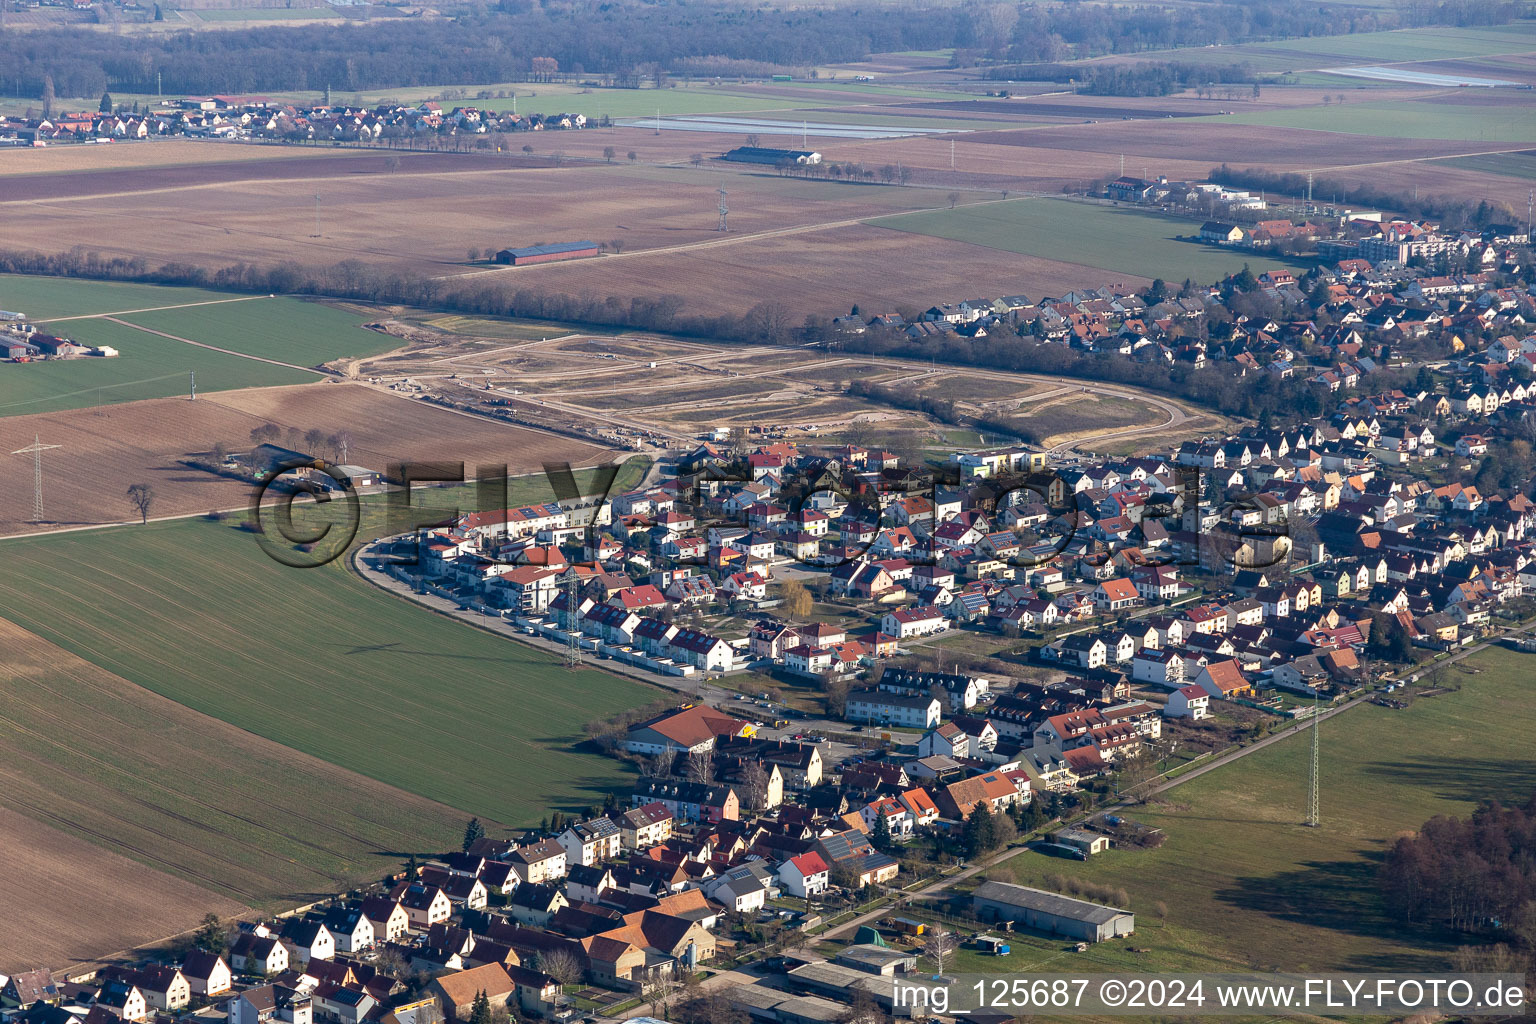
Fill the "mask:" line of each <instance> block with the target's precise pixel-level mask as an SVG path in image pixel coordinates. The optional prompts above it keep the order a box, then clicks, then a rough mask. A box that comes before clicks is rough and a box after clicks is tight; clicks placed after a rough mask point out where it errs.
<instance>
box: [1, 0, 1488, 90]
mask: <svg viewBox="0 0 1536 1024" xmlns="http://www.w3.org/2000/svg"><path fill="white" fill-rule="evenodd" d="M449 10H453V11H454V13H455V16H454V17H450V18H442V19H430V20H429V19H423V18H404V17H402V18H396V19H378V20H371V21H363V22H356V23H351V24H346V25H312V26H302V27H266V28H263V27H256V28H244V29H235V30H228V31H217V32H198V31H180V32H164V33H154V34H146V33H116V32H102V31H99V30H97V29H93V28H84V27H82V28H57V29H46V30H25V29H22V30H19V29H15V28H11V29H0V44H3V46H4V48H5V52H6V56H7V61H6V65H7V66H6V71H7V76H6V78H7V80H6V84H7V86H8V87H10V88H12V89H14V90H15V91H16V93H17V94H18V95H22V96H26V95H32V96H40V95H42V94H43V85H44V80H45V78H51V79H52V81H53V87H54V90H55V93H56V94H57V95H60V96H99V95H100V94H101V93H102V92H104V91H107V90H119V91H122V92H139V93H148V92H154V91H155V88H156V76H157V75H158V76H160V87H161V88H163V89H164V90H165V91H166V92H170V93H194V94H195V93H225V94H230V93H250V92H286V91H297V90H320V89H324V88H326V87H328V86H329V87H332V88H334V89H338V90H342V91H355V90H362V89H387V88H393V87H405V86H419V85H476V84H479V85H487V84H493V83H499V82H510V81H528V80H531V79H532V78H534V77H539V78H546V79H547V78H548V77H550V75H552V74H553V75H558V76H559V77H561V78H564V79H566V80H573V81H582V80H587V79H606V80H609V81H613V82H617V83H620V84H628V85H634V86H638V85H639V84H640V83H641V82H647V83H651V84H663V83H664V82H665V79H666V76H668V75H682V74H700V73H703V74H709V73H730V72H731V71H733V70H734V71H740V70H741V69H744V68H762V67H764V66H765V65H766V66H769V67H778V68H792V69H805V68H810V67H813V66H815V65H818V64H828V63H844V62H849V61H858V60H862V59H864V58H865V57H867V56H868V55H869V54H871V53H878V52H891V51H902V50H933V49H941V48H955V49H956V61H957V63H973V62H976V61H980V60H1007V61H1014V62H1036V61H1059V60H1065V59H1070V58H1082V57H1093V56H1102V55H1105V54H1119V53H1136V52H1140V51H1144V50H1153V49H1166V48H1170V47H1177V46H1187V45H1202V46H1203V45H1206V44H1208V43H1240V42H1250V41H1262V40H1266V39H1280V38H1294V37H1303V36H1318V35H1337V34H1343V33H1350V32H1367V31H1376V30H1381V29H1392V28H1403V27H1411V26H1415V25H1428V24H1443V25H1474V24H1497V23H1504V22H1508V21H1509V20H1511V19H1512V18H1513V17H1515V16H1516V15H1517V14H1518V8H1517V7H1516V5H1515V4H1514V3H1510V2H1500V0H1490V2H1476V0H1447V2H1444V3H1431V2H1418V3H1407V4H1404V5H1401V6H1399V7H1354V6H1351V5H1349V4H1317V3H1310V4H1309V3H1302V2H1300V0H1262V2H1252V3H1210V4H1199V5H1194V4H1181V5H1178V6H1158V5H1150V4H1149V5H1145V6H1143V5H1137V6H1120V5H1116V4H1085V3H1072V4H1056V3H1052V4H1009V3H1000V2H986V0H970V2H967V3H963V4H958V5H952V4H940V3H937V2H935V0H918V2H916V3H914V4H912V5H864V4H860V5H854V4H847V5H828V6H820V7H816V6H807V7H795V8H792V9H784V8H775V7H772V6H761V7H745V6H741V5H733V4H726V3H675V4H653V3H642V2H637V0H618V2H613V0H499V2H497V3H496V4H495V5H494V6H491V7H486V8H467V7H466V8H449ZM535 61H538V62H539V63H538V64H535ZM551 62H553V63H551Z"/></svg>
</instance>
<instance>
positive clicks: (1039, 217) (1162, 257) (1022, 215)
mask: <svg viewBox="0 0 1536 1024" xmlns="http://www.w3.org/2000/svg"><path fill="white" fill-rule="evenodd" d="M869 223H870V224H871V225H873V226H875V227H880V228H889V229H892V230H895V231H906V232H912V233H914V234H920V235H930V236H934V237H937V238H948V239H952V240H954V241H959V242H970V243H973V244H975V245H982V246H986V247H988V248H991V249H1001V250H1003V251H1004V252H1012V253H1019V254H1022V255H1026V256H1035V257H1039V258H1050V259H1058V260H1064V261H1069V262H1073V263H1078V264H1082V265H1087V266H1096V267H1099V268H1102V269H1103V270H1107V271H1111V272H1118V273H1125V274H1131V275H1135V276H1138V277H1142V278H1150V277H1162V278H1165V279H1167V280H1171V281H1181V280H1183V279H1185V278H1194V279H1195V280H1197V281H1211V280H1215V279H1217V278H1220V277H1222V276H1223V275H1226V274H1231V273H1235V272H1237V271H1238V270H1241V269H1242V267H1243V264H1244V263H1248V264H1250V265H1251V266H1252V268H1253V270H1254V272H1255V273H1259V272H1261V271H1263V270H1265V269H1268V268H1270V267H1287V268H1290V269H1294V270H1299V269H1302V268H1303V267H1304V264H1302V263H1300V262H1298V261H1292V260H1284V259H1269V258H1265V257H1259V256H1256V255H1255V254H1252V253H1245V252H1237V251H1229V250H1222V249H1217V248H1214V247H1209V246H1204V245H1200V244H1198V243H1194V242H1183V241H1179V240H1178V238H1177V236H1179V235H1191V234H1194V233H1195V232H1196V231H1198V230H1199V225H1198V224H1196V223H1194V222H1193V221H1188V220H1181V219H1174V218H1171V217H1164V216H1161V215H1159V214H1155V213H1148V212H1145V211H1141V210H1131V209H1121V208H1112V207H1103V206H1085V205H1083V204H1080V203H1070V202H1067V201H1065V200H1059V199H1010V200H1007V201H1000V202H989V203H977V204H972V205H969V206H960V207H957V208H956V209H953V210H930V211H926V212H923V213H912V214H902V215H897V216H894V217H884V218H880V219H877V220H872V221H869ZM1025 288H1026V290H1027V289H1028V284H1027V283H1026V284H1025ZM1038 290H1039V289H1036V291H1038Z"/></svg>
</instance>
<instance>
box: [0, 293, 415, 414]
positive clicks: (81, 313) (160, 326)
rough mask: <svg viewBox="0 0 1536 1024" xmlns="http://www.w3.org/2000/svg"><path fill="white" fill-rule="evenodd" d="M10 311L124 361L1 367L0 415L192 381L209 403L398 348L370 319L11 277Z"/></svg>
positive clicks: (166, 389) (136, 394)
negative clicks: (215, 396)
mask: <svg viewBox="0 0 1536 1024" xmlns="http://www.w3.org/2000/svg"><path fill="white" fill-rule="evenodd" d="M0 304H3V308H6V309H11V310H16V311H20V312H23V313H26V314H27V315H28V316H29V317H30V318H32V319H33V320H34V321H37V322H40V323H42V325H43V326H44V327H45V328H46V329H48V330H51V331H53V332H55V333H58V334H60V335H63V336H65V337H70V338H73V339H75V340H77V341H80V342H81V343H83V344H89V345H104V346H110V347H112V348H115V349H117V350H118V352H119V353H120V355H118V356H116V357H113V358H96V357H90V358H83V359H72V360H66V361H45V362H38V363H30V364H0V416H17V415H25V414H29V413H41V412H53V411H59V410H67V409H78V408H90V407H96V406H102V405H110V404H115V403H120V402H133V401H139V400H143V399H148V398H163V397H167V396H170V395H185V394H187V393H188V391H189V389H190V385H191V379H190V376H189V375H190V374H192V373H196V375H197V385H198V390H199V391H200V392H202V393H205V394H206V393H210V392H218V391H230V390H235V389H237V388H248V387H259V386H265V385H283V384H303V383H310V382H313V381H315V380H316V379H318V375H317V374H315V373H312V372H310V371H308V370H306V369H305V367H308V366H313V365H319V364H321V363H325V362H327V361H330V360H333V359H338V358H345V357H359V356H366V355H372V354H375V353H378V352H382V351H385V350H388V349H390V348H394V347H396V343H395V342H394V340H393V339H391V338H389V337H388V336H386V335H383V334H380V333H378V332H376V331H366V330H363V328H362V326H361V325H362V323H363V321H364V317H363V316H362V315H361V314H360V313H357V312H349V311H345V310H342V309H338V308H336V307H333V306H327V305H323V304H320V303H314V302H304V301H301V300H298V299H291V298H271V297H268V296H264V295H263V296H239V297H233V298H232V297H231V296H229V295H228V294H227V293H224V294H221V293H217V292H209V291H204V290H201V289H192V288H161V287H157V286H153V285H137V284H120V283H112V282H95V281H83V280H77V279H69V278H46V277H19V276H12V275H7V276H4V277H0ZM113 314H116V315H113ZM242 357H249V358H242Z"/></svg>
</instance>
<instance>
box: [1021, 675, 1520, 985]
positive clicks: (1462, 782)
mask: <svg viewBox="0 0 1536 1024" xmlns="http://www.w3.org/2000/svg"><path fill="white" fill-rule="evenodd" d="M1462 664H1463V665H1466V666H1468V667H1470V668H1471V669H1472V670H1473V671H1471V672H1465V671H1462V670H1461V666H1456V667H1453V668H1452V669H1451V670H1450V672H1449V679H1450V680H1451V684H1452V685H1455V686H1459V689H1457V690H1455V691H1454V692H1451V693H1446V694H1443V695H1441V696H1438V697H1420V698H1418V699H1417V700H1416V701H1415V702H1414V703H1413V704H1412V705H1410V706H1409V707H1408V708H1406V709H1403V710H1393V709H1388V708H1383V707H1379V706H1376V705H1372V704H1366V705H1362V706H1360V707H1358V708H1355V709H1353V710H1351V711H1349V712H1347V713H1346V714H1343V715H1340V716H1338V717H1335V718H1333V719H1330V720H1329V721H1327V722H1324V723H1322V725H1321V763H1322V767H1323V782H1322V799H1321V808H1322V825H1321V827H1319V828H1315V829H1313V828H1307V827H1305V826H1303V825H1301V824H1300V822H1301V819H1302V817H1303V815H1304V812H1305V804H1306V791H1307V765H1308V761H1309V758H1310V744H1309V742H1308V736H1307V733H1306V732H1304V731H1303V732H1300V733H1298V734H1297V735H1296V736H1295V737H1294V738H1291V739H1287V740H1284V741H1282V742H1280V743H1276V744H1274V745H1272V746H1270V747H1267V748H1265V749H1263V750H1261V751H1258V752H1257V753H1254V754H1252V755H1250V756H1248V757H1245V758H1243V759H1242V760H1240V761H1237V762H1236V763H1234V764H1231V765H1228V766H1226V767H1223V768H1221V769H1220V770H1218V771H1214V772H1211V773H1210V774H1208V775H1205V776H1203V777H1201V778H1199V779H1196V780H1194V781H1192V782H1189V783H1188V784H1186V785H1184V786H1180V787H1179V788H1177V789H1175V790H1173V791H1172V792H1170V793H1169V794H1168V797H1167V800H1168V802H1167V803H1165V804H1161V805H1154V806H1149V807H1146V808H1142V809H1139V810H1136V811H1134V812H1132V814H1131V816H1132V817H1134V818H1136V819H1137V820H1141V821H1145V822H1146V823H1148V824H1150V825H1153V826H1156V827H1158V828H1162V829H1164V830H1166V833H1167V841H1166V842H1165V843H1164V844H1163V845H1162V846H1161V847H1159V848H1158V849H1155V850H1111V851H1109V852H1108V853H1106V854H1103V855H1100V856H1097V857H1095V858H1093V859H1092V860H1091V861H1089V862H1087V863H1079V862H1076V861H1066V860H1058V859H1055V858H1048V857H1044V856H1039V855H1036V854H1031V853H1025V854H1021V855H1019V856H1017V857H1014V858H1013V859H1012V860H1010V861H1008V862H1006V864H1004V865H1000V866H999V867H998V868H997V869H995V872H996V877H999V878H1002V879H1003V880H1005V881H1017V882H1021V883H1023V884H1026V885H1038V884H1041V883H1042V882H1044V881H1046V880H1047V879H1048V878H1050V876H1053V875H1054V876H1066V877H1072V878H1079V879H1083V880H1086V881H1091V882H1095V883H1098V884H1102V885H1109V886H1113V887H1115V888H1123V889H1125V890H1126V891H1127V893H1128V894H1129V896H1130V906H1131V909H1132V910H1134V911H1135V912H1136V914H1137V923H1138V925H1141V924H1142V922H1144V921H1146V922H1149V923H1152V924H1154V925H1155V926H1154V927H1152V928H1150V929H1146V930H1143V929H1142V928H1141V927H1138V929H1137V933H1136V945H1137V946H1138V947H1149V948H1150V952H1149V953H1147V954H1145V955H1141V957H1140V959H1139V960H1138V961H1137V962H1139V963H1141V964H1142V965H1144V966H1146V967H1148V968H1150V969H1154V970H1156V969H1169V968H1175V967H1178V966H1180V965H1183V964H1186V963H1188V959H1187V958H1188V956H1189V954H1190V951H1191V950H1199V951H1201V952H1202V953H1204V954H1206V955H1209V956H1211V957H1213V958H1216V959H1219V960H1221V961H1225V962H1226V963H1228V964H1231V965H1234V966H1236V965H1242V966H1245V967H1253V968H1258V969H1262V970H1272V969H1291V970H1337V971H1413V970H1433V969H1437V968H1439V967H1443V965H1444V964H1445V962H1446V959H1447V957H1448V955H1449V953H1450V952H1451V951H1452V950H1453V949H1454V948H1455V947H1456V946H1457V945H1459V944H1461V943H1462V942H1464V941H1467V940H1466V939H1465V938H1464V937H1463V938H1457V937H1454V936H1436V935H1428V934H1424V933H1419V932H1415V931H1413V930H1404V929H1403V928H1402V927H1401V926H1399V925H1397V924H1396V923H1395V922H1392V921H1389V920H1388V919H1387V917H1386V915H1385V913H1384V912H1383V909H1382V905H1381V900H1380V898H1379V896H1378V890H1377V888H1376V881H1375V872H1376V866H1377V864H1378V863H1379V862H1380V859H1381V857H1382V855H1383V853H1384V852H1385V851H1386V849H1387V847H1388V845H1389V844H1390V843H1391V842H1392V840H1393V839H1394V837H1396V836H1397V835H1398V834H1400V833H1402V832H1404V831H1406V830H1412V829H1416V828H1417V827H1418V826H1419V825H1421V824H1422V823H1423V822H1424V821H1426V820H1428V819H1429V818H1431V817H1433V816H1434V815H1436V814H1452V815H1465V814H1467V813H1469V812H1470V811H1471V810H1472V809H1473V808H1474V807H1475V806H1476V804H1477V803H1478V801H1480V800H1487V799H1508V800H1516V799H1518V800H1524V799H1526V798H1528V797H1529V796H1530V793H1531V790H1532V788H1533V786H1536V770H1533V767H1532V764H1531V761H1530V757H1529V737H1530V731H1531V729H1532V728H1533V727H1536V711H1533V710H1532V708H1531V706H1530V703H1529V701H1528V700H1527V699H1526V698H1527V690H1528V685H1527V683H1528V680H1529V677H1530V668H1531V657H1530V656H1529V655H1522V654H1516V653H1514V652H1510V651H1505V650H1502V649H1495V650H1489V651H1487V652H1484V653H1481V654H1478V655H1476V656H1474V657H1473V658H1470V659H1468V660H1467V661H1466V662H1464V663H1462ZM1407 751H1412V754H1411V756H1410V755H1408V754H1407V753H1405V752H1407ZM1159 904H1161V905H1163V906H1166V908H1167V915H1166V921H1161V920H1160V919H1161V918H1162V913H1161V910H1160V909H1159ZM1116 945H1118V944H1116ZM1098 948H1099V947H1095V949H1096V950H1097V949H1098ZM1015 959H1017V958H1015ZM994 963H995V961H994ZM1023 966H1026V965H1023V964H1020V963H1017V962H1015V963H1012V964H1010V965H1009V969H1012V970H1017V969H1021V968H1022V967H1023ZM992 969H994V970H995V969H997V968H996V967H994V968H992Z"/></svg>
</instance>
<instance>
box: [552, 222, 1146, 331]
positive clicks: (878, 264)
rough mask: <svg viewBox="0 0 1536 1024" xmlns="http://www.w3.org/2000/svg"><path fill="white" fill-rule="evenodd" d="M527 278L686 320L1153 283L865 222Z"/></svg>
mask: <svg viewBox="0 0 1536 1024" xmlns="http://www.w3.org/2000/svg"><path fill="white" fill-rule="evenodd" d="M948 212H949V211H944V213H946V214H947V213H948ZM1042 248H1043V246H1042ZM528 280H530V281H533V280H537V281H538V283H539V284H540V285H541V286H543V287H546V288H550V289H553V290H556V291H559V292H563V293H565V294H571V295H579V294H581V293H583V292H587V291H591V292H595V293H596V294H598V295H623V296H645V297H652V296H664V295H681V296H682V297H683V306H682V309H683V312H684V313H686V314H700V313H705V314H741V313H745V312H747V311H748V310H750V309H751V308H752V307H753V306H755V305H757V304H758V303H759V302H761V301H763V296H765V295H772V296H775V297H777V298H778V301H780V302H781V303H783V304H784V305H786V306H788V307H790V308H792V309H793V310H794V312H795V313H796V314H797V315H803V314H805V313H817V314H822V315H827V316H837V315H840V314H843V313H846V312H847V311H848V309H849V307H851V306H855V305H856V306H858V307H859V308H860V309H862V310H867V311H871V312H873V311H877V310H886V309H891V310H898V309H919V310H920V309H926V308H927V307H928V306H930V305H932V304H933V303H935V302H938V301H949V300H953V299H958V298H963V297H964V296H967V295H972V296H974V295H977V294H990V293H993V292H995V293H997V294H998V295H1008V294H1013V293H1016V292H1020V291H1022V292H1024V293H1026V294H1028V295H1031V296H1034V295H1059V294H1061V293H1062V292H1065V291H1069V290H1071V289H1073V288H1098V287H1101V286H1104V285H1113V284H1116V283H1121V284H1124V285H1125V286H1126V287H1128V288H1135V287H1139V286H1141V285H1144V284H1149V283H1151V280H1150V278H1143V277H1138V276H1136V275H1134V274H1130V273H1126V272H1123V271H1115V270H1106V269H1103V268H1102V267H1098V266H1085V265H1083V264H1081V263H1072V262H1068V261H1067V260H1065V259H1063V258H1061V257H1057V256H1052V255H1043V256H1042V255H1025V254H1013V255H1001V254H1000V252H999V250H998V249H994V248H989V247H986V246H982V245H975V244H970V243H969V242H967V241H963V240H960V241H951V240H946V239H942V238H935V237H932V236H923V235H919V234H916V233H912V232H906V231H893V230H889V229H888V228H886V227H879V226H873V225H871V224H863V223H859V224H849V225H846V226H842V227H831V228H811V229H807V230H804V231H796V232H782V233H779V234H775V235H765V236H763V237H760V238H749V239H733V240H731V241H730V242H728V243H723V244H721V245H718V246H710V247H707V248H706V247H702V246H701V247H697V248H691V249H678V250H673V251H671V252H657V253H649V252H641V253H636V254H634V256H633V257H630V256H629V255H626V256H625V257H624V258H623V259H622V260H614V259H606V258H605V259H602V260H587V261H573V262H571V263H550V264H545V265H544V266H543V267H541V268H540V273H539V274H538V275H537V277H534V276H533V275H530V276H529V278H528ZM684 282H686V286H684V285H683V283H684Z"/></svg>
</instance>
